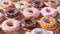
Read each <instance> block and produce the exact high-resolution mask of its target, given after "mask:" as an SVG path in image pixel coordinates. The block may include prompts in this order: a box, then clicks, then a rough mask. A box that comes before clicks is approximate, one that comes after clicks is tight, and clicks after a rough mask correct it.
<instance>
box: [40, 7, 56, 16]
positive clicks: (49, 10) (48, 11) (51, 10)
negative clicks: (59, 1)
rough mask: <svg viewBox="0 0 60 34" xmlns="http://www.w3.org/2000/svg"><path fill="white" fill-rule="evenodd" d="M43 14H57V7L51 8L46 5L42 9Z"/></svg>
mask: <svg viewBox="0 0 60 34" xmlns="http://www.w3.org/2000/svg"><path fill="white" fill-rule="evenodd" d="M40 12H41V14H42V15H43V16H52V17H55V16H56V15H57V11H56V9H54V8H51V7H44V8H42V9H41V11H40Z"/></svg>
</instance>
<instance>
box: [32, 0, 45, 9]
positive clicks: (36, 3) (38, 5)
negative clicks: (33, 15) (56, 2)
mask: <svg viewBox="0 0 60 34" xmlns="http://www.w3.org/2000/svg"><path fill="white" fill-rule="evenodd" d="M31 5H32V6H33V7H35V8H43V7H45V6H46V5H45V3H43V2H41V1H40V0H34V1H33V2H32V3H31Z"/></svg>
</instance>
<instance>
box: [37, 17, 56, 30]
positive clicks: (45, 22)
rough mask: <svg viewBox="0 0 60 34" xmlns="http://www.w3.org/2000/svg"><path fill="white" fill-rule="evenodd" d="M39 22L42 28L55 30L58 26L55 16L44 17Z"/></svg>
mask: <svg viewBox="0 0 60 34" xmlns="http://www.w3.org/2000/svg"><path fill="white" fill-rule="evenodd" d="M38 23H39V24H40V26H41V27H42V28H45V29H48V30H55V29H56V28H57V22H56V20H55V19H54V18H53V17H42V18H41V19H40V20H39V21H38Z"/></svg>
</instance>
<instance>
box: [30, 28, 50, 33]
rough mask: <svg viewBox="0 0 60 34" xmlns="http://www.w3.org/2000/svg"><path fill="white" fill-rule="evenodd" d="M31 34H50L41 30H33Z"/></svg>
mask: <svg viewBox="0 0 60 34" xmlns="http://www.w3.org/2000/svg"><path fill="white" fill-rule="evenodd" d="M31 34H51V32H48V31H47V30H45V29H42V28H35V29H33V30H32V31H31Z"/></svg>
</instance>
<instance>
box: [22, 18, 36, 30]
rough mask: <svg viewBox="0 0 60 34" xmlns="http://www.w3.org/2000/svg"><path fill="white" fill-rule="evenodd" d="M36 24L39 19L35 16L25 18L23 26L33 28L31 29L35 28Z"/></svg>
mask: <svg viewBox="0 0 60 34" xmlns="http://www.w3.org/2000/svg"><path fill="white" fill-rule="evenodd" d="M36 25H37V21H36V20H35V19H33V18H24V19H23V20H22V26H23V28H25V30H26V29H29V30H31V29H33V28H35V27H36Z"/></svg>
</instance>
